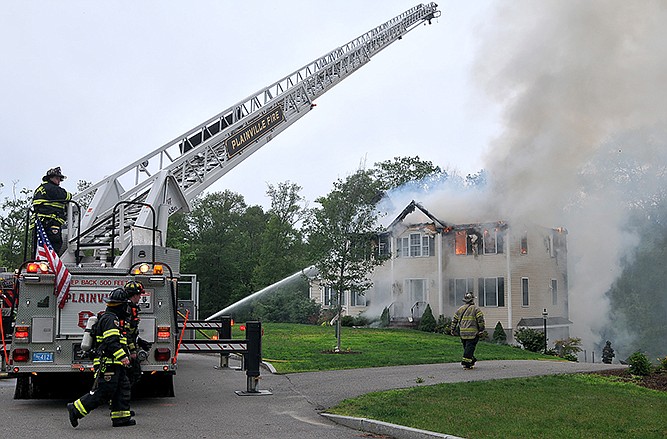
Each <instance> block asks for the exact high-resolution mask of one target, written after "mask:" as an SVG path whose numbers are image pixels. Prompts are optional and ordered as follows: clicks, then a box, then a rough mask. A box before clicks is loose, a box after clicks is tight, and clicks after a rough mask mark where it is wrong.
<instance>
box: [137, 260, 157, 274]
mask: <svg viewBox="0 0 667 439" xmlns="http://www.w3.org/2000/svg"><path fill="white" fill-rule="evenodd" d="M132 274H164V266H163V265H162V264H155V265H153V266H152V267H151V265H150V264H146V263H143V264H141V265H139V266H138V267H136V268H134V269H132Z"/></svg>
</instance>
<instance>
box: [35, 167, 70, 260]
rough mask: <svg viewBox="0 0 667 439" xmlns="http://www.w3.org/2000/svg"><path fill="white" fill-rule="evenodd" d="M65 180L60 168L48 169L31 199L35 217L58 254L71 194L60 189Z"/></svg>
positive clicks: (61, 244)
mask: <svg viewBox="0 0 667 439" xmlns="http://www.w3.org/2000/svg"><path fill="white" fill-rule="evenodd" d="M66 178H67V177H65V176H64V175H63V173H62V172H61V171H60V167H57V168H51V169H49V170H48V171H46V175H44V177H42V184H40V185H39V187H37V189H35V193H34V194H33V197H32V208H33V210H34V211H35V215H36V217H37V219H39V220H40V221H41V223H42V226H43V227H44V231H45V232H46V236H47V237H48V238H49V242H50V243H51V246H52V247H53V250H55V252H56V253H58V254H60V250H61V248H62V246H63V238H62V227H63V224H65V221H66V220H67V202H68V201H69V200H71V199H72V194H70V193H69V192H67V191H66V190H65V189H63V188H61V187H60V182H61V181H63V180H65V179H66ZM34 236H35V240H34V242H33V244H36V235H34ZM34 248H36V245H34Z"/></svg>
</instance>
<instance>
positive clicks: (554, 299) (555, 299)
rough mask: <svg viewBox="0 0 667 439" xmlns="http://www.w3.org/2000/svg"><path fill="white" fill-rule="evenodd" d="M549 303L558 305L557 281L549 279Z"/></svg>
mask: <svg viewBox="0 0 667 439" xmlns="http://www.w3.org/2000/svg"><path fill="white" fill-rule="evenodd" d="M551 304H552V305H558V281H557V280H556V279H551Z"/></svg>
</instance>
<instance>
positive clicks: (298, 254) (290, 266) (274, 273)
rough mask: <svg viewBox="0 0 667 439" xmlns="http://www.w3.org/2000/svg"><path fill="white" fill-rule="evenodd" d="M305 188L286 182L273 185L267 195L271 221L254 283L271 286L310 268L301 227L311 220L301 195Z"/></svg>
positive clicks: (265, 230)
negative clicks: (299, 227)
mask: <svg viewBox="0 0 667 439" xmlns="http://www.w3.org/2000/svg"><path fill="white" fill-rule="evenodd" d="M300 191H301V186H299V185H297V184H295V183H290V182H284V183H279V184H278V186H273V185H269V189H268V190H267V195H268V196H269V198H270V199H271V209H269V211H268V212H267V214H268V222H267V224H266V227H265V228H264V231H263V233H262V236H261V238H260V246H259V259H258V264H257V265H256V266H255V267H254V270H253V276H252V279H253V284H254V285H257V286H258V287H265V286H267V285H271V284H273V283H275V282H277V281H279V280H281V279H284V278H285V277H287V276H289V275H291V274H293V273H296V272H297V271H299V270H301V269H303V268H305V267H306V266H307V265H310V263H309V261H308V260H307V259H308V258H307V255H306V244H305V242H304V239H303V234H302V232H301V231H300V230H299V229H298V228H296V226H297V224H299V223H301V222H302V221H304V220H305V219H306V218H307V215H308V210H307V209H306V207H305V206H304V205H303V204H304V198H303V197H302V196H301V195H299V192H300Z"/></svg>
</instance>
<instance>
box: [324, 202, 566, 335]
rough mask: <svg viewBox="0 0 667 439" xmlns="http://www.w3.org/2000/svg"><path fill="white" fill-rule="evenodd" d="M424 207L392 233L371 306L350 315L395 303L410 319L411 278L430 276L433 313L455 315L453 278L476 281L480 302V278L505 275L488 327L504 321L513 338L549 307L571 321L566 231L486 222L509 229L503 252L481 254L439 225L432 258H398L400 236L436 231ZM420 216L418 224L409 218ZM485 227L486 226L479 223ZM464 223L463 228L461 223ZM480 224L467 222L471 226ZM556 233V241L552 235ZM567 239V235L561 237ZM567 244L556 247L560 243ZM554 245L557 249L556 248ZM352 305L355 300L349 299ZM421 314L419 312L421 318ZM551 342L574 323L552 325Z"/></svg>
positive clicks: (375, 312)
mask: <svg viewBox="0 0 667 439" xmlns="http://www.w3.org/2000/svg"><path fill="white" fill-rule="evenodd" d="M418 213H419V212H418V211H415V212H414V213H412V214H410V215H409V216H406V217H405V218H404V219H403V221H401V222H395V223H394V228H393V229H392V230H390V231H389V232H390V233H391V232H393V233H396V235H393V236H392V237H391V255H392V256H391V258H390V259H389V260H387V261H386V262H385V263H384V264H383V265H381V266H379V267H376V268H375V270H374V271H373V273H372V276H371V277H372V280H373V287H372V288H371V289H369V290H368V291H367V292H366V300H367V302H368V303H367V305H368V306H366V307H355V308H354V309H353V310H352V309H350V313H351V314H353V315H356V314H357V313H358V312H363V311H366V312H367V313H368V315H369V316H371V317H372V316H375V317H377V316H379V315H380V314H381V313H382V310H383V309H384V308H385V307H390V311H391V313H392V317H393V318H396V317H404V318H407V317H410V308H411V307H412V306H413V305H414V302H413V300H412V298H410V297H408V295H409V294H408V292H407V291H405V286H406V280H409V279H425V280H426V281H425V301H426V302H428V304H429V305H430V306H431V309H432V311H433V314H434V315H435V317H436V318H437V317H438V315H444V316H449V317H451V316H452V315H453V314H454V312H455V311H456V309H457V308H458V307H459V306H460V305H461V302H460V300H459V301H458V303H457V301H456V300H455V301H454V302H452V300H451V298H450V280H453V279H472V291H473V292H474V294H475V297H476V298H477V299H476V303H479V295H480V290H479V285H478V279H480V278H503V280H504V297H503V299H504V306H483V307H482V310H483V311H484V314H485V319H486V323H487V330H488V331H489V334H492V333H493V330H494V328H495V325H496V324H497V322H500V323H501V324H502V326H503V328H504V329H505V331H506V333H507V335H508V339H509V340H510V341H512V340H513V332H514V330H516V329H517V324H518V322H519V321H521V319H533V320H531V321H532V322H535V320H534V319H536V318H539V319H541V318H542V310H543V309H544V308H546V309H547V311H548V314H549V318H561V319H562V320H563V321H567V320H566V319H567V318H568V303H567V294H568V289H567V248H566V245H565V242H566V239H565V238H566V233H565V232H564V231H558V230H554V229H549V228H544V227H537V226H524V225H516V226H512V225H511V224H510V225H507V224H505V223H502V222H498V223H493V224H491V223H490V224H486V225H484V226H485V227H486V228H489V227H494V224H496V225H497V226H498V227H500V228H502V229H503V230H504V245H503V249H502V250H503V251H502V253H496V254H484V253H483V252H480V253H481V254H479V255H472V254H470V255H457V254H455V231H456V230H457V226H456V225H454V226H451V227H453V230H448V229H445V230H442V227H441V226H442V223H441V224H440V229H438V232H439V236H437V237H436V239H434V240H433V241H432V244H433V246H434V249H433V250H432V251H431V252H430V255H429V256H422V257H406V256H405V255H401V256H398V257H397V238H399V239H400V238H402V237H405V236H409V235H410V233H423V234H425V235H427V234H429V233H431V234H432V233H433V232H434V231H435V230H436V224H435V223H434V222H431V223H430V224H429V223H428V222H427V221H425V219H427V218H426V216H425V215H418ZM411 219H412V220H415V219H416V220H417V221H418V222H419V223H418V224H413V223H410V222H409V220H411ZM477 226H479V227H480V228H482V226H483V225H477ZM461 227H463V226H461ZM470 227H475V225H474V224H473V225H466V226H465V228H470ZM524 235H525V236H526V237H527V243H528V246H527V253H525V254H523V253H522V251H521V248H522V237H524ZM551 236H556V239H555V240H554V239H550V237H551ZM559 238H562V239H559ZM559 242H560V243H561V246H560V247H558V248H556V246H555V244H554V243H556V244H558V243H559ZM552 247H553V248H552ZM523 278H527V279H528V286H529V297H528V299H529V303H528V306H524V304H523V295H522V279H523ZM552 279H554V280H555V281H556V284H557V287H558V294H557V303H556V305H554V304H553V303H552V290H551V285H552V283H551V281H552ZM314 290H315V289H311V297H312V298H313V299H315V300H316V301H318V302H319V301H320V300H321V293H319V292H316V291H314ZM348 303H349V302H348ZM417 317H419V316H417ZM548 336H549V340H550V343H552V344H553V342H554V341H555V340H556V339H559V338H567V337H568V336H569V326H568V325H566V324H565V325H562V324H561V325H554V326H553V327H551V328H548Z"/></svg>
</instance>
